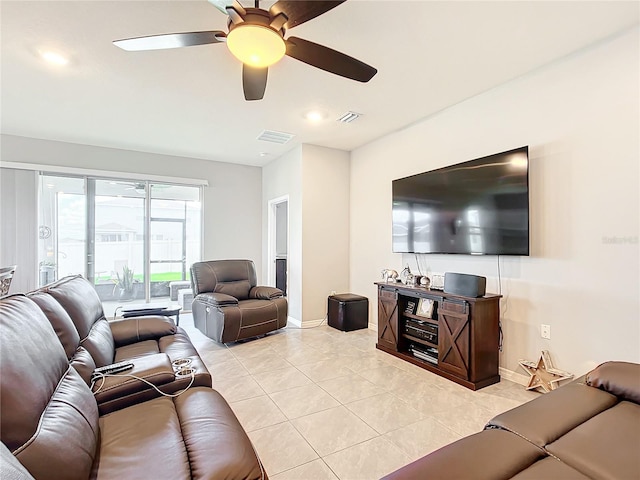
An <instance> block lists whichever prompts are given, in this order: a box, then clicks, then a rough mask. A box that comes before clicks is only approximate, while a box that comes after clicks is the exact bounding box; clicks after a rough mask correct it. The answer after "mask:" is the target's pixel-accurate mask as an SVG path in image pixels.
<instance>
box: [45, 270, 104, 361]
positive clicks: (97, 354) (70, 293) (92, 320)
mask: <svg viewBox="0 0 640 480" xmlns="http://www.w3.org/2000/svg"><path fill="white" fill-rule="evenodd" d="M38 292H40V293H48V294H49V295H51V296H52V297H53V298H54V299H55V300H56V301H57V302H58V303H59V304H60V305H61V306H62V308H63V309H64V310H65V311H66V312H67V314H68V315H69V318H71V321H72V322H73V324H74V325H75V328H76V331H77V332H78V336H79V338H80V343H79V345H80V346H82V347H84V348H85V349H86V350H87V351H88V352H89V353H90V354H91V356H92V357H93V360H94V362H95V364H96V366H98V367H101V366H104V365H109V364H110V363H113V358H114V356H115V345H114V341H113V335H112V333H111V328H110V327H109V322H108V321H107V319H106V318H105V317H104V311H103V310H102V303H101V302H100V298H99V297H98V294H97V293H96V290H95V288H93V285H91V283H89V282H88V281H87V280H85V279H84V278H83V277H82V276H81V275H75V276H71V277H65V278H63V279H62V280H60V281H58V282H55V283H52V284H51V285H49V286H47V287H44V288H42V289H41V290H39V291H38ZM50 320H51V319H50Z"/></svg>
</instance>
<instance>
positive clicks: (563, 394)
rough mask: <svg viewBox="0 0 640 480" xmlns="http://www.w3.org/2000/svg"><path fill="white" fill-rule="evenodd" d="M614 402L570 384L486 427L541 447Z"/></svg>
mask: <svg viewBox="0 0 640 480" xmlns="http://www.w3.org/2000/svg"><path fill="white" fill-rule="evenodd" d="M617 402H618V399H617V398H616V397H615V396H614V395H611V394H609V393H607V392H603V391H602V390H598V389H596V388H592V387H589V386H587V385H583V384H569V385H565V386H563V387H562V388H559V389H557V390H554V391H552V392H550V393H547V394H545V395H543V396H541V397H538V398H536V399H535V401H533V402H528V403H525V404H524V405H521V406H519V407H516V408H514V409H513V410H509V411H507V412H505V413H502V414H500V415H498V416H496V417H494V418H493V419H492V420H490V421H489V423H488V424H487V426H488V427H496V428H501V429H504V430H507V431H510V432H513V433H516V434H517V435H519V436H521V437H523V438H525V439H527V440H528V441H530V442H532V443H533V444H535V445H537V446H538V447H541V448H542V447H544V446H545V445H547V444H549V443H551V442H553V441H555V440H557V439H558V438H560V437H561V436H563V435H564V434H565V433H567V432H568V431H570V430H571V429H573V428H575V427H576V426H578V425H580V424H581V423H583V422H585V421H586V420H588V419H589V418H591V417H593V416H594V415H597V414H598V413H600V412H602V411H604V410H606V409H608V408H610V407H612V406H613V405H615V404H616V403H617Z"/></svg>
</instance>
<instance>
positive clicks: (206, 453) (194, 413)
mask: <svg viewBox="0 0 640 480" xmlns="http://www.w3.org/2000/svg"><path fill="white" fill-rule="evenodd" d="M174 402H175V405H176V410H177V412H178V417H179V418H180V425H181V427H182V434H183V436H184V443H185V445H186V448H187V453H188V455H189V459H190V461H191V475H192V476H193V478H194V479H209V478H224V479H228V480H234V479H237V480H240V479H247V480H251V479H255V480H257V479H264V478H266V473H265V472H264V469H263V467H262V464H261V463H260V460H259V459H258V456H257V454H256V452H255V450H254V448H253V446H252V445H251V442H250V441H249V437H247V434H246V433H245V431H244V430H243V428H242V426H241V425H240V422H238V419H237V418H236V416H235V415H234V413H233V411H232V410H231V408H230V407H229V404H228V403H227V402H226V401H225V400H224V398H222V396H221V395H220V394H219V393H218V392H216V391H215V390H212V389H208V388H194V389H190V390H189V391H187V392H186V393H184V394H183V395H180V396H179V397H177V398H176V399H175V400H174Z"/></svg>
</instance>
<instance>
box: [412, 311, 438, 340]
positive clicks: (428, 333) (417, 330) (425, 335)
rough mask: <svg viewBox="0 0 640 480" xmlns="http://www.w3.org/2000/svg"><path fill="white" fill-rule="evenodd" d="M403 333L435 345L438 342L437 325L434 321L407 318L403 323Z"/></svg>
mask: <svg viewBox="0 0 640 480" xmlns="http://www.w3.org/2000/svg"><path fill="white" fill-rule="evenodd" d="M404 333H406V334H407V335H411V336H412V337H416V338H419V339H421V340H426V341H427V342H430V343H434V344H436V345H437V344H438V325H436V324H434V323H429V322H421V321H420V320H415V319H413V318H407V319H406V322H405V324H404Z"/></svg>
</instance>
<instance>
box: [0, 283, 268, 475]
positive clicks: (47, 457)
mask: <svg viewBox="0 0 640 480" xmlns="http://www.w3.org/2000/svg"><path fill="white" fill-rule="evenodd" d="M86 285H89V287H90V284H88V283H87V282H86V281H84V280H82V279H81V278H78V277H75V278H71V279H64V280H62V281H60V282H57V283H56V284H53V285H51V286H49V287H47V288H45V289H42V290H39V291H37V292H33V293H31V294H30V295H13V296H10V297H6V298H3V299H2V300H0V329H1V334H0V411H1V412H2V415H1V417H0V437H1V439H2V446H1V448H0V477H1V478H3V479H4V478H7V479H11V480H13V479H23V478H26V479H29V478H36V479H52V480H57V479H69V480H76V479H100V478H102V479H114V478H127V479H134V478H140V479H146V478H171V479H190V478H199V479H200V478H202V479H205V478H206V479H213V478H225V479H265V478H267V476H266V473H265V472H264V469H263V468H262V465H261V463H260V460H259V459H258V457H257V455H256V453H255V451H254V449H253V446H252V445H251V442H250V441H249V439H248V437H247V435H246V433H245V432H244V430H243V429H242V427H241V426H240V423H239V422H238V420H237V418H236V417H235V415H234V414H233V412H232V410H231V408H230V407H229V405H228V404H227V402H226V401H225V400H224V399H223V398H222V397H221V396H220V394H218V393H217V392H216V391H215V390H213V389H211V388H209V387H208V386H193V385H192V386H191V387H190V388H188V389H187V390H186V391H185V392H184V393H181V394H180V395H178V396H160V397H157V398H153V399H150V400H146V401H142V400H144V399H145V398H146V397H145V394H142V395H140V393H139V392H138V393H137V394H136V393H133V391H132V390H131V388H132V387H131V386H130V385H129V386H126V387H124V388H123V389H122V390H120V392H121V393H122V397H120V398H119V399H118V400H117V401H114V402H112V403H111V404H110V407H109V409H108V410H109V412H110V413H106V414H101V413H100V411H99V405H98V401H97V399H96V397H95V396H94V394H93V393H92V391H91V388H90V386H89V385H88V383H87V372H89V371H90V369H91V366H92V365H93V364H96V365H98V364H103V363H105V362H111V361H113V360H116V361H120V360H122V359H125V358H129V359H131V360H132V362H134V364H135V365H136V368H140V370H139V371H138V373H140V371H143V370H144V368H143V366H144V365H143V366H140V365H138V362H139V361H143V363H144V362H147V363H148V362H151V363H152V364H154V362H153V361H151V360H150V359H152V358H153V357H155V356H157V355H160V356H162V355H164V356H165V357H168V358H169V359H171V358H174V356H175V357H179V358H183V357H184V356H187V357H189V358H191V359H192V360H193V361H194V362H195V363H194V365H196V369H197V370H199V373H198V375H199V377H198V380H197V381H198V382H201V383H209V384H210V376H209V374H208V372H207V371H206V367H205V366H204V365H203V364H201V361H200V359H199V357H198V356H197V352H196V351H195V349H193V346H192V345H191V342H190V341H189V338H188V337H187V335H186V334H185V333H184V332H181V330H180V329H178V328H176V327H175V325H173V322H171V321H170V320H167V319H165V318H164V317H144V318H137V319H136V318H133V319H127V320H124V321H122V322H107V321H106V320H105V319H104V317H103V315H102V314H101V311H102V310H101V308H100V309H99V308H98V307H97V306H96V305H95V303H94V302H93V299H92V298H91V296H90V295H89V293H90V292H89V291H88V290H86ZM91 290H92V289H91ZM94 294H95V292H94ZM47 315H48V316H49V318H47ZM131 320H133V322H131ZM74 349H75V350H74ZM198 362H200V363H198ZM154 365H155V364H154ZM153 368H160V367H157V365H155V366H154V367H152V370H153ZM133 372H136V370H135V369H134V370H133ZM161 375H164V376H166V375H165V373H164V372H163V373H162V374H161ZM194 378H195V376H194ZM175 381H176V382H177V383H176V385H174V386H172V387H171V388H169V389H168V390H171V391H174V392H176V388H184V387H185V386H187V385H188V384H185V383H184V379H179V380H175ZM180 382H182V383H180ZM194 382H195V380H194ZM169 383H170V382H167V383H163V384H161V385H162V387H161V388H163V389H164V386H165V385H168V384H169ZM114 390H118V388H115V389H114ZM144 392H147V390H145V391H144ZM144 392H143V393H144ZM176 393H180V392H179V391H178V392H176ZM147 394H149V395H153V396H156V395H160V394H159V393H157V392H155V391H154V393H147Z"/></svg>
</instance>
